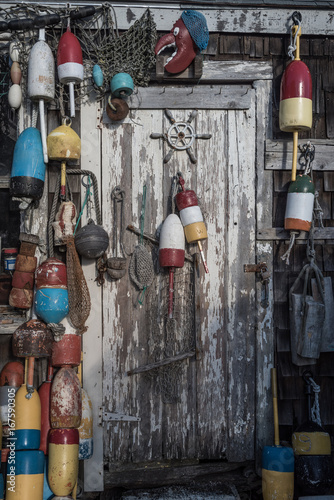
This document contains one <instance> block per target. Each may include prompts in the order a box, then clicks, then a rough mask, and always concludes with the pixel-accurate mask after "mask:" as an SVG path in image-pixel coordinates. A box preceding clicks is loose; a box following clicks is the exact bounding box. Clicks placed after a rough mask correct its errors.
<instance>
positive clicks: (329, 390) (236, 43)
mask: <svg viewBox="0 0 334 500" xmlns="http://www.w3.org/2000/svg"><path fill="white" fill-rule="evenodd" d="M289 44H290V37H289V36H288V35H285V36H267V37H266V36H257V35H248V34H247V35H236V34H227V33H223V34H213V35H211V37H210V44H209V46H208V49H207V51H206V52H207V55H206V56H205V58H206V59H214V60H217V59H218V60H233V61H235V60H245V61H248V60H249V61H250V60H258V61H261V60H264V61H271V62H272V65H273V103H272V104H273V106H272V109H273V116H272V131H273V135H272V139H273V140H278V141H280V140H287V141H289V140H291V142H292V134H289V133H285V132H281V131H280V130H279V125H278V118H279V100H280V93H279V92H280V81H281V77H282V74H283V71H284V69H285V67H286V65H287V63H288V62H289V61H290V59H289V57H288V55H287V53H288V51H287V49H288V46H289ZM215 47H216V49H217V50H216V52H215V50H214V49H215ZM333 55H334V39H333V38H329V37H321V36H319V37H309V36H302V37H301V39H300V56H301V59H302V60H303V61H304V62H305V64H307V66H308V67H309V69H310V72H311V75H312V82H313V126H312V130H311V131H310V132H304V133H300V134H299V145H303V144H305V143H306V142H307V140H311V142H312V139H321V140H330V139H333V138H334V59H333ZM315 155H317V148H316V149H315ZM272 175H273V191H274V192H273V207H272V222H273V224H272V227H276V228H283V227H284V213H285V204H286V195H287V189H288V185H289V181H290V172H289V171H288V170H281V171H279V170H275V171H273V172H272ZM313 175H314V178H313V180H314V183H315V187H316V190H317V191H318V192H319V203H320V206H321V208H322V210H323V224H324V226H325V228H326V227H333V223H334V220H333V219H334V172H332V171H328V170H327V171H323V172H321V171H319V170H317V171H315V172H314V173H313ZM297 243H298V244H296V245H295V246H294V249H293V251H292V253H291V258H290V264H289V265H287V264H286V263H285V262H284V261H283V260H282V259H281V256H282V255H283V254H284V253H285V252H286V250H287V248H288V242H287V241H286V240H277V241H276V242H275V244H274V267H273V268H274V275H273V286H274V300H275V305H274V324H275V335H276V338H275V342H276V356H277V367H278V380H279V398H280V399H279V419H280V427H281V438H282V439H283V440H287V441H289V440H290V439H291V434H292V432H293V430H294V429H295V428H296V426H297V425H299V424H300V423H302V422H303V421H304V420H306V419H307V405H306V397H305V396H304V387H305V385H304V381H303V379H302V376H301V375H302V373H303V372H304V370H305V369H307V368H309V369H311V371H312V372H313V376H314V379H315V381H316V382H317V383H318V384H319V385H320V386H321V392H320V412H321V419H322V424H323V426H324V427H325V429H326V430H327V431H328V432H329V433H330V434H331V435H332V436H333V435H334V398H333V386H334V384H333V380H334V379H333V377H334V353H321V355H320V359H319V360H318V362H317V364H316V365H310V366H306V367H297V366H295V365H294V364H293V363H292V361H291V353H290V330H289V305H288V292H289V289H290V287H291V285H292V284H293V282H294V281H295V279H296V277H297V276H298V274H299V272H300V270H301V269H302V266H303V265H304V264H305V263H306V262H307V259H306V244H305V241H304V242H297ZM315 251H316V263H317V265H318V266H319V268H320V269H321V271H322V272H323V274H324V276H330V277H331V278H332V280H334V259H333V256H334V241H333V240H317V241H316V245H315Z"/></svg>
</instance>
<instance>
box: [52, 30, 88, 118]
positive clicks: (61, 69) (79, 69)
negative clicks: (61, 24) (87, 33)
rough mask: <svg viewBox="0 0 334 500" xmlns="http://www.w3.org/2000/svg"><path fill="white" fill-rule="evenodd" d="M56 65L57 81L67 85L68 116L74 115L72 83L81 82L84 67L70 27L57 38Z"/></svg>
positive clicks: (79, 49) (77, 43)
mask: <svg viewBox="0 0 334 500" xmlns="http://www.w3.org/2000/svg"><path fill="white" fill-rule="evenodd" d="M57 66H58V78H59V81H60V82H61V83H65V84H68V86H69V91H70V116H71V117H73V116H75V102H74V84H75V83H80V82H82V80H83V77H84V67H83V60H82V50H81V46H80V43H79V40H78V39H77V37H76V36H75V35H74V34H73V33H71V30H70V27H68V28H67V31H66V32H65V33H64V34H63V35H62V36H61V38H60V40H59V45H58V51H57Z"/></svg>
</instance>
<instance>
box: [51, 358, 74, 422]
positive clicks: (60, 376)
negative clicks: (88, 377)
mask: <svg viewBox="0 0 334 500" xmlns="http://www.w3.org/2000/svg"><path fill="white" fill-rule="evenodd" d="M81 417H82V396H81V386H80V382H79V379H78V377H77V374H76V373H75V371H74V370H73V368H71V367H69V366H67V367H62V368H60V369H59V370H58V371H57V373H56V375H55V376H54V378H53V382H52V387H51V399H50V424H51V427H52V428H53V429H71V428H78V427H79V426H80V423H81Z"/></svg>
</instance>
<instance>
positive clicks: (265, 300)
mask: <svg viewBox="0 0 334 500" xmlns="http://www.w3.org/2000/svg"><path fill="white" fill-rule="evenodd" d="M244 272H245V273H258V274H259V275H260V281H261V284H262V290H261V306H262V307H268V306H269V280H270V272H269V271H268V267H267V264H266V263H265V262H260V263H259V264H245V265H244Z"/></svg>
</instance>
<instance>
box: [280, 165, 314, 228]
mask: <svg viewBox="0 0 334 500" xmlns="http://www.w3.org/2000/svg"><path fill="white" fill-rule="evenodd" d="M314 194H315V188H314V184H313V182H312V179H311V177H310V176H308V175H304V174H303V175H297V177H296V180H295V181H293V182H291V183H290V185H289V189H288V196H287V203H286V208H285V218H284V228H285V229H287V230H290V231H310V229H311V225H312V218H313V205H314Z"/></svg>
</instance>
